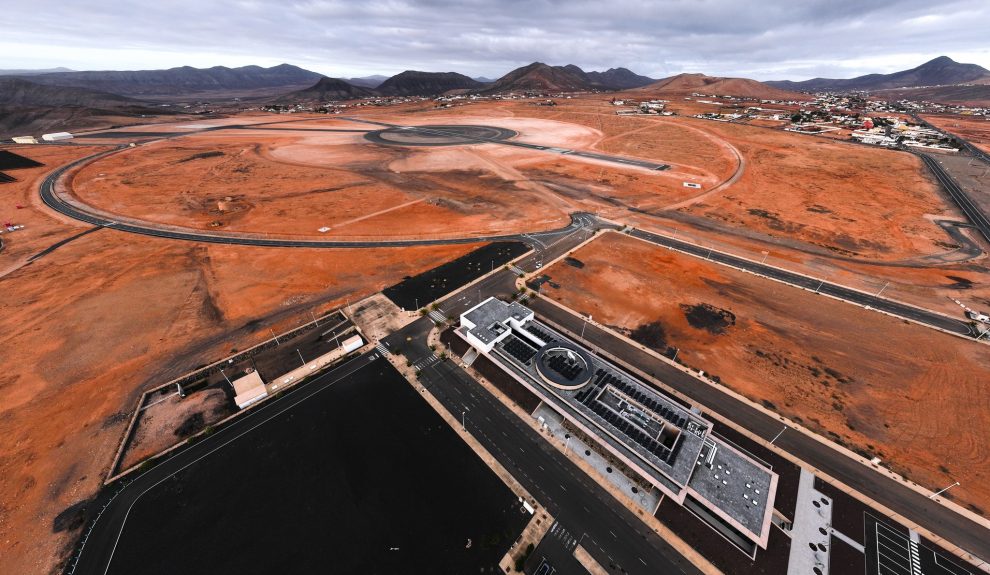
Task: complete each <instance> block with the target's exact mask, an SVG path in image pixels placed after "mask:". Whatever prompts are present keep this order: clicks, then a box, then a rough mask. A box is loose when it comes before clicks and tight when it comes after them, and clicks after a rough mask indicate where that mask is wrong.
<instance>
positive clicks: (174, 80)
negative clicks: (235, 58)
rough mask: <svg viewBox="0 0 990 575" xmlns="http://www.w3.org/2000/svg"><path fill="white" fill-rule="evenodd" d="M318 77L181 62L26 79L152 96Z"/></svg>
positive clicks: (283, 69) (287, 69)
mask: <svg viewBox="0 0 990 575" xmlns="http://www.w3.org/2000/svg"><path fill="white" fill-rule="evenodd" d="M322 77H323V76H322V75H321V74H317V73H316V72H310V71H309V70H304V69H302V68H299V67H297V66H292V65H290V64H280V65H278V66H272V67H271V68H262V67H261V66H242V67H240V68H227V67H226V66H214V67H213V68H193V67H191V66H182V67H179V68H169V69H167V70H134V71H117V70H105V71H89V72H54V73H45V74H37V75H30V76H27V79H29V80H30V81H31V82H35V83H38V84H43V85H46V86H68V87H74V88H88V89H90V90H99V91H102V92H109V93H112V94H119V95H121V96H132V97H141V98H151V99H153V98H156V97H173V96H194V95H196V94H199V93H215V92H222V91H252V90H258V89H265V88H268V89H271V88H279V89H284V88H286V87H294V88H302V87H305V86H311V85H312V84H314V83H315V82H316V81H317V80H319V79H320V78H322ZM283 91H284V90H283Z"/></svg>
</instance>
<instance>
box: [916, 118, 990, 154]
mask: <svg viewBox="0 0 990 575" xmlns="http://www.w3.org/2000/svg"><path fill="white" fill-rule="evenodd" d="M922 119H924V120H926V121H927V122H929V123H930V124H932V125H933V126H935V127H936V128H941V129H942V130H945V131H947V132H950V133H952V134H955V135H957V136H959V137H960V138H963V139H964V140H967V141H969V143H971V144H973V145H974V146H976V147H977V148H980V149H981V150H983V151H984V152H988V153H990V119H988V118H987V117H986V116H963V115H961V114H925V115H923V116H922Z"/></svg>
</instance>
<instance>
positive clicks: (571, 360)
mask: <svg viewBox="0 0 990 575" xmlns="http://www.w3.org/2000/svg"><path fill="white" fill-rule="evenodd" d="M591 366H592V362H591V357H590V356H589V355H588V353H587V352H585V351H584V350H582V349H579V348H577V347H573V346H570V345H566V344H560V343H551V344H547V345H545V346H543V348H542V349H540V351H539V353H537V355H536V371H537V372H538V373H539V374H540V377H542V378H543V381H545V382H547V383H549V384H550V385H552V386H554V387H557V388H559V389H565V390H575V389H580V388H581V387H584V386H585V385H586V384H587V383H588V382H589V381H591V375H592V368H591Z"/></svg>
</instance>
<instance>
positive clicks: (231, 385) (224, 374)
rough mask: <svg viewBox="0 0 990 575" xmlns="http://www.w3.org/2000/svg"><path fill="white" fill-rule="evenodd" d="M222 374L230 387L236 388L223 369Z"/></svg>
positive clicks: (221, 369)
mask: <svg viewBox="0 0 990 575" xmlns="http://www.w3.org/2000/svg"><path fill="white" fill-rule="evenodd" d="M220 374H221V375H223V378H224V379H226V380H227V383H230V387H234V384H233V383H231V382H230V378H229V377H227V374H226V373H224V372H223V368H222V367H221V368H220Z"/></svg>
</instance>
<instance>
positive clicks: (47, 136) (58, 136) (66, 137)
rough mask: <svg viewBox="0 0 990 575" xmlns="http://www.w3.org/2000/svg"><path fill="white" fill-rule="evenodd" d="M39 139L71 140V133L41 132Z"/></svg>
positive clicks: (52, 140) (53, 140)
mask: <svg viewBox="0 0 990 575" xmlns="http://www.w3.org/2000/svg"><path fill="white" fill-rule="evenodd" d="M41 139H42V140H44V141H46V142H60V141H62V140H71V139H72V134H70V133H68V132H52V133H51V134H42V135H41Z"/></svg>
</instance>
